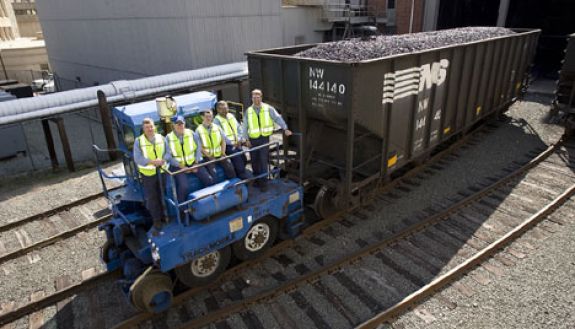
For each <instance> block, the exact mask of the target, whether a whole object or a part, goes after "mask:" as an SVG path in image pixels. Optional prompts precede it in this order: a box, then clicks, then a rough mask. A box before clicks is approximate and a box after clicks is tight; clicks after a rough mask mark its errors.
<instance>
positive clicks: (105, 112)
mask: <svg viewBox="0 0 575 329" xmlns="http://www.w3.org/2000/svg"><path fill="white" fill-rule="evenodd" d="M97 95H98V108H99V109H100V118H101V119H102V127H103V128H104V135H105V136H106V144H107V145H108V149H109V150H114V149H116V140H115V139H114V129H113V128H112V118H111V117H110V107H109V106H108V101H107V99H106V94H104V92H103V91H101V90H98V92H97ZM109 156H110V160H112V161H114V160H116V159H117V158H118V153H117V152H110V153H109Z"/></svg>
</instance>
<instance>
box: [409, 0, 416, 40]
mask: <svg viewBox="0 0 575 329" xmlns="http://www.w3.org/2000/svg"><path fill="white" fill-rule="evenodd" d="M414 12H415V0H411V14H410V15H409V33H413V15H414Z"/></svg>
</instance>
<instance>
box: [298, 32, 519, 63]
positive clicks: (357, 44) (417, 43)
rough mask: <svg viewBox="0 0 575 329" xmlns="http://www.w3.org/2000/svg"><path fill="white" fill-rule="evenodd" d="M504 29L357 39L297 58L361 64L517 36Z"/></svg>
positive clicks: (313, 49) (328, 46) (314, 50)
mask: <svg viewBox="0 0 575 329" xmlns="http://www.w3.org/2000/svg"><path fill="white" fill-rule="evenodd" d="M513 33H515V32H513V31H512V30H509V29H506V28H503V27H464V28H457V29H449V30H440V31H433V32H422V33H412V34H400V35H392V36H377V37H372V38H369V39H361V38H354V39H350V40H344V41H336V42H329V43H322V44H319V45H317V46H315V47H313V48H310V49H306V50H304V51H301V52H299V53H297V54H295V56H296V57H305V58H313V59H326V60H333V61H343V62H359V61H364V60H369V59H375V58H380V57H385V56H391V55H398V54H409V53H414V52H417V51H421V50H426V49H433V48H439V47H445V46H450V45H456V44H463V43H468V42H472V41H478V40H485V39H489V38H494V37H500V36H505V35H509V34H513Z"/></svg>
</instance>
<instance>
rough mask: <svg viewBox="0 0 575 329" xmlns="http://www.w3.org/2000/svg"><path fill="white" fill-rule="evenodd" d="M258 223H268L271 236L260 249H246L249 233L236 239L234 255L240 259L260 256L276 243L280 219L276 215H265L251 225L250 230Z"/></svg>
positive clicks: (233, 247)
mask: <svg viewBox="0 0 575 329" xmlns="http://www.w3.org/2000/svg"><path fill="white" fill-rule="evenodd" d="M257 224H266V225H267V226H268V227H269V229H270V236H269V238H268V241H267V242H266V244H265V245H264V246H263V247H261V248H260V249H259V250H257V251H250V250H248V249H246V245H245V239H246V237H247V236H248V234H247V233H246V235H245V236H244V237H243V238H242V239H241V240H239V241H236V242H234V243H233V244H232V250H233V251H234V255H235V256H236V257H237V258H238V259H239V260H243V261H245V260H249V259H254V258H258V257H260V256H261V255H262V254H263V253H264V252H266V250H268V249H269V248H271V246H272V245H273V244H274V242H275V240H276V238H277V235H278V226H279V224H278V220H277V219H276V218H274V217H271V216H267V217H264V218H262V219H260V220H258V221H257V222H255V223H254V224H253V225H252V226H251V227H250V230H251V229H252V228H253V227H254V226H255V225H257ZM248 232H249V230H248Z"/></svg>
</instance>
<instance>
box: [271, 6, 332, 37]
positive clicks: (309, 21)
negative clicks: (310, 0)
mask: <svg viewBox="0 0 575 329" xmlns="http://www.w3.org/2000/svg"><path fill="white" fill-rule="evenodd" d="M321 14H322V8H321V7H304V6H297V7H293V6H285V7H282V12H281V17H282V30H283V31H282V32H283V39H282V40H283V46H293V45H296V44H303V43H318V42H322V41H323V31H326V30H329V29H330V28H331V24H328V23H322V21H321Z"/></svg>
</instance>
